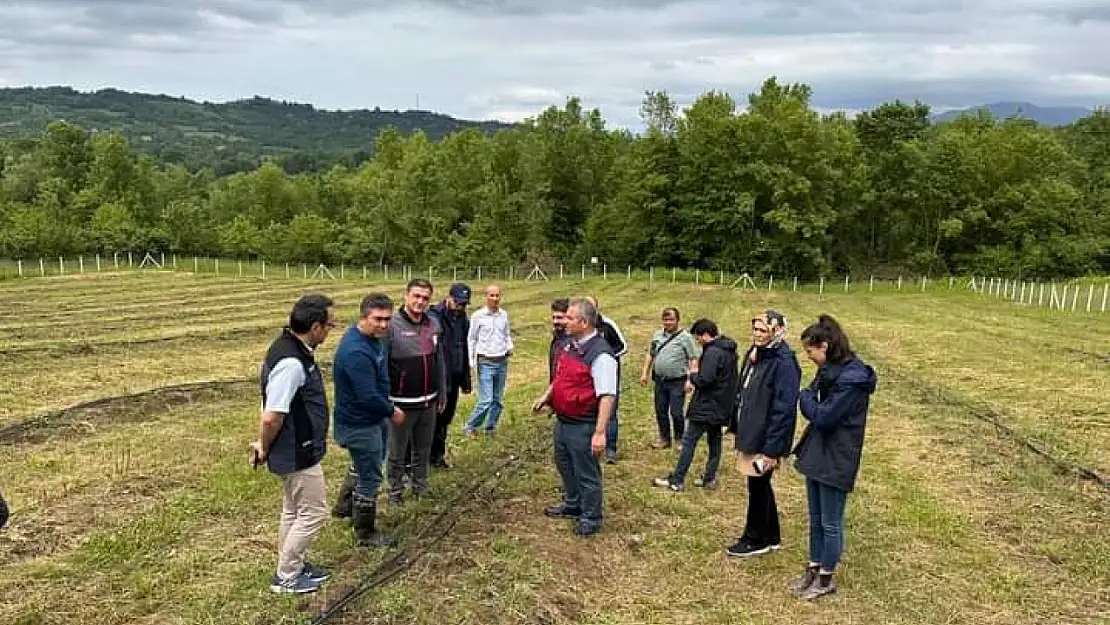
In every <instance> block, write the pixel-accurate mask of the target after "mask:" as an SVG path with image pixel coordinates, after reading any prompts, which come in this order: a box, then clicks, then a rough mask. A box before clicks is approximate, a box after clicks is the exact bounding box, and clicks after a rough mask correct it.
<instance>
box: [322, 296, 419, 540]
mask: <svg viewBox="0 0 1110 625" xmlns="http://www.w3.org/2000/svg"><path fill="white" fill-rule="evenodd" d="M392 316H393V302H392V301H391V300H390V299H389V296H387V295H385V294H384V293H371V294H370V295H367V296H366V297H365V298H363V300H362V304H361V306H360V307H359V319H358V322H357V323H356V324H354V325H352V326H351V327H350V328H349V329H348V330H347V332H346V333H345V334H344V335H343V338H342V339H340V341H339V347H337V348H336V350H335V361H334V365H333V368H332V377H333V378H334V380H335V411H334V416H335V428H334V429H335V442H336V444H338V445H339V446H340V447H343V448H345V449H346V450H347V451H348V452H349V453H350V455H351V463H352V465H353V468H354V470H355V471H354V473H355V481H356V483H355V487H354V496H353V501H352V505H351V512H352V519H351V525H352V527H353V528H354V530H355V537H356V538H357V539H358V542H359V544H360V545H362V546H366V547H388V546H392V545H393V544H395V542H396V541H395V539H394V538H393V537H391V536H387V535H385V534H382V533H380V532H378V531H377V529H376V527H375V517H376V516H377V497H378V489H379V488H380V487H381V484H382V465H383V463H384V462H385V457H386V453H387V452H388V450H389V429H390V423H391V422H393V423H397V424H398V425H400V423H402V422H403V421H404V418H405V415H404V413H403V412H401V411H400V410H398V409H397V408H396V407H395V406H394V405H393V402H392V401H390V399H389V364H388V359H387V356H386V348H385V345H384V344H383V342H382V339H383V338H384V337H385V336H386V335H387V334H388V333H389V322H390V319H391V318H392ZM341 496H342V495H341Z"/></svg>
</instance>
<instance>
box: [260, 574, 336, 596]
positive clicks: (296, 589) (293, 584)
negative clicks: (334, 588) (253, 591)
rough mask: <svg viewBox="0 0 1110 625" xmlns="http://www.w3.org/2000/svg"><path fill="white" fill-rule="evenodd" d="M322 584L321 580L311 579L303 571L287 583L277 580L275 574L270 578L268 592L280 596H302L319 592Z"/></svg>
mask: <svg viewBox="0 0 1110 625" xmlns="http://www.w3.org/2000/svg"><path fill="white" fill-rule="evenodd" d="M323 583H324V582H323V581H321V580H315V579H312V578H311V577H309V576H308V574H307V573H305V572H303V571H302V572H301V573H300V574H299V575H297V576H296V577H294V578H293V579H291V580H287V581H282V580H281V579H279V578H278V576H277V574H274V576H273V577H272V578H270V592H275V593H278V594H282V595H303V594H306V593H310V592H316V591H317V590H320V586H321V585H322V584H323Z"/></svg>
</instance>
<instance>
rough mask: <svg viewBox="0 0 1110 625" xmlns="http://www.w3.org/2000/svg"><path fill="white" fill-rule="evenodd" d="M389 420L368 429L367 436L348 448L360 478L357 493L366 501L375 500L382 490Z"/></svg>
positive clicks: (356, 486) (387, 447)
mask: <svg viewBox="0 0 1110 625" xmlns="http://www.w3.org/2000/svg"><path fill="white" fill-rule="evenodd" d="M389 426H390V422H389V419H382V422H381V423H378V424H375V425H372V426H370V427H368V428H367V432H366V435H365V436H360V437H358V438H357V439H355V440H354V441H353V442H352V443H351V444H349V445H348V446H347V453H349V454H350V455H351V464H353V465H354V469H355V473H356V474H357V476H358V483H357V484H356V485H355V492H356V493H358V494H359V495H360V496H362V497H364V498H366V499H374V498H375V497H377V496H378V489H379V488H381V485H382V479H383V477H384V475H383V474H382V467H383V466H384V464H385V458H386V455H387V454H388V452H389Z"/></svg>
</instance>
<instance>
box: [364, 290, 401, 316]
mask: <svg viewBox="0 0 1110 625" xmlns="http://www.w3.org/2000/svg"><path fill="white" fill-rule="evenodd" d="M382 309H389V310H393V300H392V299H390V298H389V296H388V295H386V294H385V293H371V294H369V295H367V296H366V297H364V298H362V303H361V304H359V307H358V316H359V317H362V318H365V317H366V316H367V315H369V314H370V311H371V310H382Z"/></svg>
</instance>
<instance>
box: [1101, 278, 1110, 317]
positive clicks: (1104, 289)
mask: <svg viewBox="0 0 1110 625" xmlns="http://www.w3.org/2000/svg"><path fill="white" fill-rule="evenodd" d="M1108 291H1110V283H1107V284H1104V285H1102V312H1106V295H1107V292H1108Z"/></svg>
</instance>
